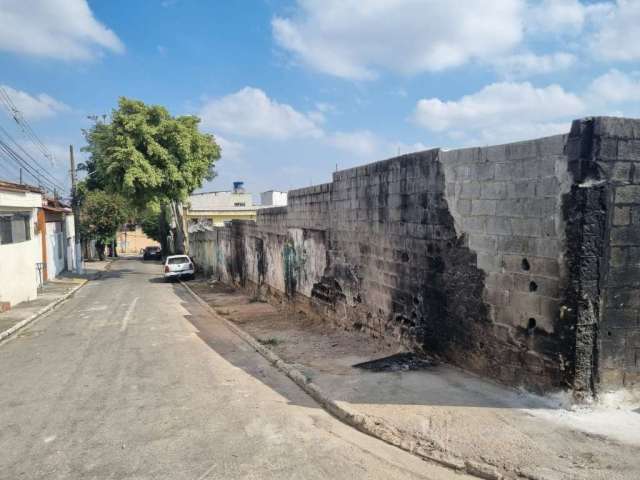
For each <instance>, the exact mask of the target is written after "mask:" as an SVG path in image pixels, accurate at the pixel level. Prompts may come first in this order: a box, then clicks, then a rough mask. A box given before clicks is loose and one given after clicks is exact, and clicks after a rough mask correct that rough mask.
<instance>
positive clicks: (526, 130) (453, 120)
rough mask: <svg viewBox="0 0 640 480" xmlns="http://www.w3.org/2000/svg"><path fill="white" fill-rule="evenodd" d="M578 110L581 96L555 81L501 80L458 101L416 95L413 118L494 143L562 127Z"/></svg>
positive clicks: (433, 127) (465, 137)
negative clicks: (540, 83)
mask: <svg viewBox="0 0 640 480" xmlns="http://www.w3.org/2000/svg"><path fill="white" fill-rule="evenodd" d="M584 113H585V103H584V101H583V99H582V98H580V97H579V96H578V95H575V94H573V93H570V92H566V91H565V90H563V89H562V87H560V86H559V85H549V86H547V87H544V88H536V87H534V86H533V85H531V84H530V83H528V82H523V83H514V82H501V83H493V84H491V85H488V86H486V87H484V88H483V89H482V90H480V91H478V92H476V93H474V94H471V95H466V96H464V97H462V98H460V99H459V100H454V101H442V100H440V99H438V98H429V99H422V100H420V101H419V102H418V104H417V106H416V109H415V113H414V120H415V121H416V123H417V124H418V125H420V126H422V127H424V128H426V129H428V130H431V131H434V132H444V131H447V133H448V134H449V136H451V137H452V138H456V139H458V140H462V141H466V142H481V143H494V142H501V141H512V140H520V139H524V138H532V137H534V136H543V135H551V134H554V133H559V132H563V131H568V125H569V123H568V120H570V119H572V118H575V117H576V116H580V115H582V114H584Z"/></svg>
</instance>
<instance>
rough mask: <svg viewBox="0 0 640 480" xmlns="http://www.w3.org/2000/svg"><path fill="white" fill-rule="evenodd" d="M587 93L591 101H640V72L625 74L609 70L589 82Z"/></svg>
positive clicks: (608, 102)
mask: <svg viewBox="0 0 640 480" xmlns="http://www.w3.org/2000/svg"><path fill="white" fill-rule="evenodd" d="M587 95H588V96H589V98H590V101H591V103H605V104H611V103H625V102H638V101H640V72H634V73H632V74H629V75H627V74H625V73H623V72H621V71H619V70H616V69H612V70H609V71H608V72H607V73H605V74H604V75H601V76H599V77H597V78H596V79H594V80H593V82H591V85H590V86H589V89H588V91H587Z"/></svg>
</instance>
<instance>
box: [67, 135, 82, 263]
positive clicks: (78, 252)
mask: <svg viewBox="0 0 640 480" xmlns="http://www.w3.org/2000/svg"><path fill="white" fill-rule="evenodd" d="M69 164H70V167H71V207H72V208H73V229H74V252H73V259H74V269H75V272H76V273H82V245H81V243H80V201H79V199H78V190H77V188H76V161H75V158H74V157H73V145H69Z"/></svg>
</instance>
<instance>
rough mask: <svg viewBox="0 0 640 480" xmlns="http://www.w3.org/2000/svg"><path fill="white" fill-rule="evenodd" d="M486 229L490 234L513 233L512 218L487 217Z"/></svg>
mask: <svg viewBox="0 0 640 480" xmlns="http://www.w3.org/2000/svg"><path fill="white" fill-rule="evenodd" d="M485 231H486V232H487V233H488V234H490V235H511V234H512V231H511V219H509V218H507V217H486V221H485Z"/></svg>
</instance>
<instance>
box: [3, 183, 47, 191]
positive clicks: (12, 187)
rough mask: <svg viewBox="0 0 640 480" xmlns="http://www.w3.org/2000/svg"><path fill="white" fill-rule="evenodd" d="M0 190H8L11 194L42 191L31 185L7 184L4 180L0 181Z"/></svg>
mask: <svg viewBox="0 0 640 480" xmlns="http://www.w3.org/2000/svg"><path fill="white" fill-rule="evenodd" d="M0 189H2V190H9V191H11V192H31V193H43V192H42V189H40V188H38V187H34V186H32V185H23V184H20V183H13V182H7V181H6V180H0Z"/></svg>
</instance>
